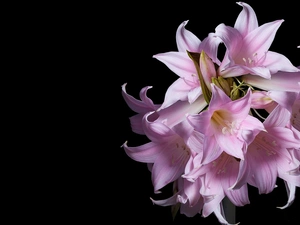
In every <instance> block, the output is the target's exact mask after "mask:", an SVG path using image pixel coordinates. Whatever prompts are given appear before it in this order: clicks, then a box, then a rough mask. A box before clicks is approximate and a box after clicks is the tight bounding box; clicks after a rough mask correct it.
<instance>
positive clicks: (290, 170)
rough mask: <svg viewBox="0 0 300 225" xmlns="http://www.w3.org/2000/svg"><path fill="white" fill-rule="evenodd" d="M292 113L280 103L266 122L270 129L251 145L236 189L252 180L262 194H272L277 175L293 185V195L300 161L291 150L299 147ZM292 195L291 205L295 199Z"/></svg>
mask: <svg viewBox="0 0 300 225" xmlns="http://www.w3.org/2000/svg"><path fill="white" fill-rule="evenodd" d="M289 119H290V113H289V111H288V110H287V109H284V108H283V107H281V106H280V105H278V106H277V107H276V108H275V109H274V110H273V111H272V112H271V113H270V115H269V116H268V118H267V119H266V120H265V121H264V126H265V129H266V131H261V132H260V133H259V134H258V135H257V136H256V137H255V139H254V141H253V142H252V143H251V144H250V145H249V146H248V150H247V153H246V154H245V160H241V163H240V169H239V177H238V179H237V183H236V184H235V185H233V188H237V189H239V188H240V187H241V185H244V184H245V183H249V184H250V185H253V186H255V187H257V188H258V190H259V193H270V192H271V191H272V190H273V189H274V188H275V186H276V179H277V177H279V178H282V179H283V180H284V181H285V182H287V183H288V185H289V186H290V188H289V189H290V190H291V192H290V193H289V194H290V195H291V196H294V194H295V188H294V187H295V186H297V187H299V186H300V171H299V166H300V162H299V160H297V159H296V158H295V157H293V154H291V152H290V150H288V149H294V148H299V146H300V140H298V139H296V138H295V136H294V135H293V132H292V130H290V129H289V128H288V127H286V126H287V124H288V122H289ZM291 196H290V197H289V200H288V203H287V205H289V204H290V203H291V202H292V201H293V199H294V198H293V197H291Z"/></svg>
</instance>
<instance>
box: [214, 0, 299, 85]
mask: <svg viewBox="0 0 300 225" xmlns="http://www.w3.org/2000/svg"><path fill="white" fill-rule="evenodd" d="M237 4H238V5H240V6H242V7H243V10H242V11H241V13H240V14H239V16H238V18H237V20H236V22H235V25H234V27H230V26H226V25H225V24H220V25H218V26H217V27H216V32H215V35H216V36H218V37H219V38H220V39H221V40H222V42H223V43H224V44H225V46H226V52H225V56H224V59H223V60H222V63H221V65H220V67H219V69H218V72H219V74H220V75H221V76H223V77H236V76H240V75H244V74H251V75H255V76H261V77H263V78H266V79H270V78H271V74H274V73H277V72H278V71H285V72H299V71H300V70H299V69H298V68H297V67H295V66H294V65H293V64H292V63H291V62H290V60H289V59H288V58H287V57H286V56H284V55H282V54H280V53H276V52H273V51H269V48H270V46H271V44H272V42H273V40H274V37H275V34H276V32H277V30H278V28H279V27H280V25H281V24H282V22H283V21H284V20H276V21H274V22H269V23H265V24H263V25H261V26H258V21H257V17H256V14H255V12H254V10H253V8H252V7H251V6H250V5H248V4H247V3H244V2H237Z"/></svg>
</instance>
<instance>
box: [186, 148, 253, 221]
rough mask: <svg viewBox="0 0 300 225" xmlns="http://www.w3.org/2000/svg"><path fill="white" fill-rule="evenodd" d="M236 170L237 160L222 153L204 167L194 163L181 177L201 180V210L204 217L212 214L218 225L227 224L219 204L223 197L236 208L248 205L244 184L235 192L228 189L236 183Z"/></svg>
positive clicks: (246, 188) (246, 190) (237, 167)
mask: <svg viewBox="0 0 300 225" xmlns="http://www.w3.org/2000/svg"><path fill="white" fill-rule="evenodd" d="M238 170H239V160H237V159H236V158H235V157H233V156H231V155H228V154H227V153H225V152H222V153H221V155H219V156H218V158H216V159H214V160H213V161H211V162H209V163H207V164H205V165H201V166H200V165H199V164H198V162H196V163H194V164H193V169H192V170H191V171H190V172H189V173H186V174H184V175H183V176H182V177H184V178H185V179H187V180H190V181H194V182H199V181H198V180H199V179H200V180H201V184H202V185H201V187H200V194H201V195H202V196H203V199H204V204H203V210H202V215H203V216H204V217H207V216H209V215H210V214H211V213H212V212H214V214H215V215H216V217H217V218H218V220H219V221H220V223H222V224H229V223H228V222H227V221H226V219H225V216H224V214H223V206H222V204H221V202H222V200H223V199H224V197H225V196H227V197H228V198H229V200H230V201H231V202H232V203H233V204H234V205H236V206H243V205H245V204H249V203H250V201H249V198H248V187H247V185H246V184H245V185H243V186H242V187H240V188H239V189H236V190H232V189H230V187H231V186H232V185H233V184H234V183H235V182H236V179H237V176H238ZM196 174H197V176H195V175H196Z"/></svg>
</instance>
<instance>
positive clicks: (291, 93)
mask: <svg viewBox="0 0 300 225" xmlns="http://www.w3.org/2000/svg"><path fill="white" fill-rule="evenodd" d="M237 4H238V5H240V6H241V7H242V10H241V12H240V14H239V15H238V17H237V19H236V22H235V24H234V26H233V27H231V26H228V25H225V24H223V23H221V24H219V25H218V26H217V27H216V28H215V31H214V32H212V33H209V34H208V35H207V37H206V38H204V39H203V40H202V41H201V40H199V39H198V38H197V37H196V36H195V35H194V34H193V33H192V32H190V31H189V30H187V29H186V28H185V26H186V24H187V23H188V21H183V22H182V23H181V24H180V25H179V27H178V29H177V32H176V43H177V48H178V51H170V52H165V53H160V54H156V55H154V56H153V57H154V58H156V59H157V60H159V61H161V62H162V63H164V64H165V65H166V66H167V67H168V68H169V69H170V70H171V71H173V72H174V73H175V74H176V75H178V79H177V80H175V82H173V83H172V84H171V85H170V86H169V87H168V89H167V91H166V93H165V96H164V101H163V102H162V103H161V104H155V103H154V102H153V101H152V100H151V99H150V98H149V97H148V96H147V91H148V90H149V89H150V88H151V87H152V86H147V87H144V88H142V90H141V91H140V99H136V98H134V97H133V96H132V95H130V94H128V93H127V92H126V85H127V84H126V83H125V84H123V86H122V95H123V97H124V100H125V101H126V103H127V104H128V106H129V107H130V108H131V109H132V110H133V111H134V112H135V115H134V116H132V117H130V123H131V127H132V131H133V132H135V133H137V134H141V135H146V137H147V138H148V139H149V142H148V143H145V144H143V145H140V146H130V142H127V141H126V142H125V143H124V144H123V145H122V147H123V148H124V150H125V152H126V153H127V155H128V156H129V157H130V158H132V159H133V160H135V161H138V162H142V163H146V164H147V165H148V168H149V170H150V171H151V176H152V183H153V187H154V192H155V193H160V192H161V190H162V189H163V188H164V187H165V186H166V185H169V184H172V185H173V187H174V188H173V190H174V192H173V195H172V196H170V197H169V198H167V199H151V200H152V202H153V203H154V204H157V205H161V206H175V205H180V206H179V209H178V210H179V211H180V213H182V214H185V215H186V216H188V217H192V216H194V215H196V214H198V213H199V214H201V215H202V216H203V217H207V216H209V215H210V214H211V213H214V214H215V216H216V217H217V219H218V220H219V222H220V223H221V224H229V223H228V222H227V220H226V217H225V215H224V214H223V209H222V207H223V206H222V200H223V199H224V198H225V197H227V198H228V199H229V200H230V201H231V202H232V203H233V204H234V205H235V206H243V205H245V204H250V201H249V197H248V185H251V186H254V187H256V188H257V189H258V191H259V193H261V194H262V193H264V194H267V193H270V192H272V191H273V190H274V188H275V187H276V180H277V179H282V180H283V181H284V183H285V184H286V190H287V193H288V198H287V201H286V204H285V205H283V206H281V207H279V208H281V209H284V208H286V207H288V206H289V205H291V204H292V202H293V201H294V198H295V192H296V189H297V187H300V170H299V165H300V67H296V66H294V65H293V64H292V63H291V61H290V60H289V59H288V58H287V57H286V56H284V55H282V54H280V53H277V52H273V51H270V50H269V48H270V46H271V44H272V42H273V40H274V38H275V35H276V32H277V30H278V29H279V27H280V25H281V24H282V22H283V20H282V19H281V20H275V21H273V22H269V23H265V24H263V25H260V26H259V25H258V21H257V17H256V14H255V12H254V10H253V8H252V7H251V6H250V5H249V4H247V3H244V2H237ZM221 44H222V45H224V46H225V51H224V54H223V56H222V59H219V58H220V56H219V55H220V54H219V51H220V50H219V46H220V45H221ZM296 47H299V46H295V48H296Z"/></svg>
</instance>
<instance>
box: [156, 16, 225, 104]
mask: <svg viewBox="0 0 300 225" xmlns="http://www.w3.org/2000/svg"><path fill="white" fill-rule="evenodd" d="M187 23H188V20H186V21H184V22H182V23H181V24H180V25H179V27H178V29H177V31H176V43H177V48H178V51H171V52H166V53H160V54H156V55H154V56H153V57H154V58H156V59H158V60H159V61H161V62H163V63H164V64H165V65H166V66H167V67H168V68H169V69H170V70H171V71H173V72H174V73H175V74H177V75H178V76H179V78H178V79H177V80H176V81H175V82H174V83H173V84H171V86H170V87H169V88H168V90H167V92H166V95H165V100H164V103H163V104H162V108H165V107H168V106H169V105H171V104H173V103H174V102H177V101H179V100H180V101H188V102H189V103H192V102H194V101H195V100H196V99H197V98H198V97H199V96H200V95H201V94H202V90H201V85H200V81H199V77H198V71H197V69H198V68H197V67H196V66H195V64H194V62H193V60H192V59H191V58H190V56H189V54H188V52H192V53H199V54H200V52H201V51H204V52H205V54H207V55H208V57H210V58H211V59H212V60H213V62H215V63H217V64H220V61H219V59H218V58H217V47H218V45H219V44H220V42H221V39H219V38H217V37H215V36H212V35H209V36H208V37H207V38H205V39H204V40H203V41H202V42H201V40H200V39H199V38H198V37H197V36H195V35H194V34H193V33H192V32H190V31H189V30H187V29H185V26H186V24H187ZM204 80H205V82H209V83H210V82H211V80H210V79H209V78H206V77H204Z"/></svg>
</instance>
